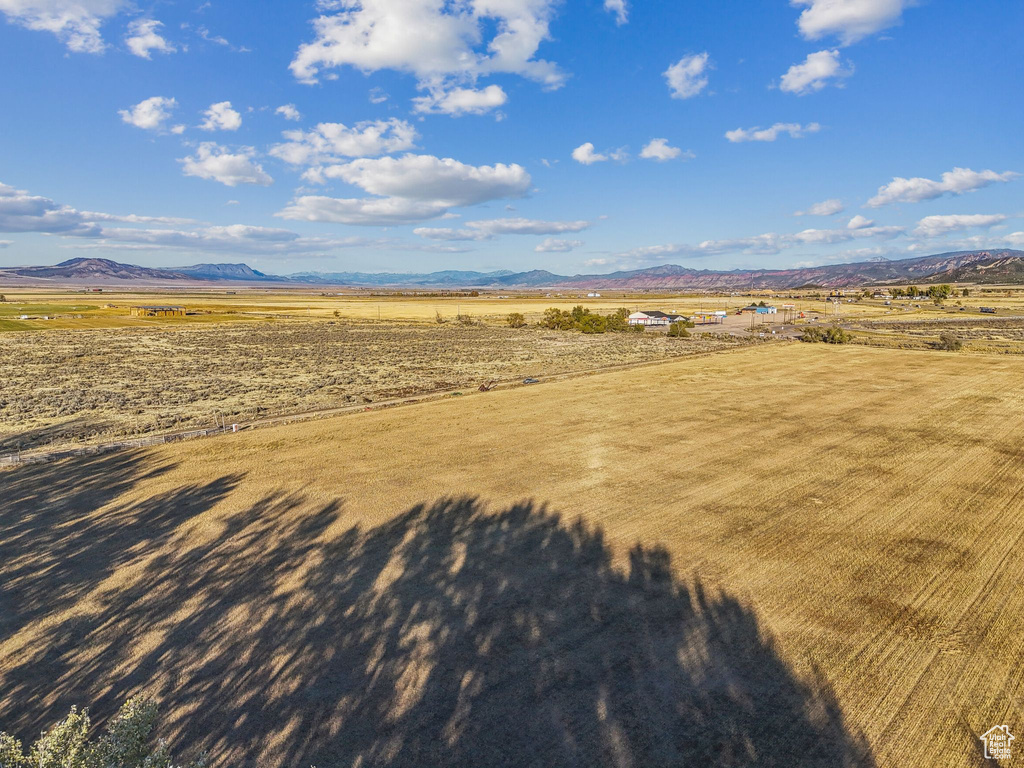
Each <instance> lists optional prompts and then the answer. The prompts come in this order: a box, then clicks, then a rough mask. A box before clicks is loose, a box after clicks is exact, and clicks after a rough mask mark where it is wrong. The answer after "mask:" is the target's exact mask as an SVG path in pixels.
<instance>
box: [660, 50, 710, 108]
mask: <svg viewBox="0 0 1024 768" xmlns="http://www.w3.org/2000/svg"><path fill="white" fill-rule="evenodd" d="M709 67H710V60H709V57H708V54H707V51H705V52H704V53H695V54H692V55H690V56H683V58H681V59H680V60H679V61H677V62H676V63H675V64H673V65H672V66H671V67H669V68H668V69H666V70H665V79H666V80H667V81H668V87H669V90H670V91H671V92H672V98H673V99H689V98H692V97H693V96H696V95H697V94H698V93H700V92H701V91H703V90H704V89H705V88H707V85H708V77H707V71H708V69H709Z"/></svg>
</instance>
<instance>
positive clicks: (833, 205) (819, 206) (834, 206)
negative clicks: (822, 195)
mask: <svg viewBox="0 0 1024 768" xmlns="http://www.w3.org/2000/svg"><path fill="white" fill-rule="evenodd" d="M844 210H845V208H844V206H843V201H842V200H840V199H839V198H836V197H833V198H830V199H828V200H822V201H821V202H820V203H815V204H814V205H812V206H811V207H810V208H808V209H807V210H806V211H797V212H796V213H794V214H793V215H794V216H834V215H835V214H837V213H842V212H843V211H844Z"/></svg>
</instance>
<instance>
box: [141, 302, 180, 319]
mask: <svg viewBox="0 0 1024 768" xmlns="http://www.w3.org/2000/svg"><path fill="white" fill-rule="evenodd" d="M130 313H131V314H132V315H133V316H134V317H184V316H185V308H184V307H176V306H170V305H149V306H140V307H131V309H130Z"/></svg>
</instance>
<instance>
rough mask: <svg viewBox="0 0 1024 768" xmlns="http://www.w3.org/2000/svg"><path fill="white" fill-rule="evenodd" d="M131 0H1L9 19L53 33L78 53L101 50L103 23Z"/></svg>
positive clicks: (0, 2) (31, 27) (104, 47)
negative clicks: (101, 28) (101, 27)
mask: <svg viewBox="0 0 1024 768" xmlns="http://www.w3.org/2000/svg"><path fill="white" fill-rule="evenodd" d="M129 5H130V3H129V2H128V0H0V12H3V13H4V15H6V16H7V20H8V21H10V22H12V23H14V24H18V25H20V26H23V27H25V28H27V29H32V30H36V31H40V32H50V33H52V34H54V35H56V36H57V38H58V39H59V40H60V41H61V42H63V43H64V44H65V45H66V46H67V47H68V50H70V51H74V52H75V53H102V52H103V51H104V50H105V49H106V47H107V46H106V43H104V41H103V37H102V36H101V35H100V26H101V25H102V24H103V22H104V21H106V20H107V19H109V18H112V17H113V16H116V15H117V14H118V13H119V12H120V11H121V10H123V9H125V8H127V7H129Z"/></svg>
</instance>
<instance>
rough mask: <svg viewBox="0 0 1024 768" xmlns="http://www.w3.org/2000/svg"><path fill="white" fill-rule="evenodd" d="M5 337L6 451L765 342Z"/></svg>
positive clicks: (228, 328) (574, 337)
mask: <svg viewBox="0 0 1024 768" xmlns="http://www.w3.org/2000/svg"><path fill="white" fill-rule="evenodd" d="M2 338H3V342H2V343H0V381H3V382H4V384H3V388H2V389H0V455H3V454H5V453H11V452H14V451H17V450H19V448H20V449H21V450H31V449H34V448H59V447H62V446H68V445H79V444H82V443H96V442H104V441H110V440H117V439H123V438H133V437H138V436H142V435H147V434H152V433H156V432H168V431H182V430H191V429H206V428H210V427H213V426H214V425H215V424H216V423H217V422H218V421H222V422H224V423H228V424H232V423H243V424H244V423H246V422H250V421H254V420H259V419H265V418H267V417H276V416H281V415H292V414H296V413H303V412H306V413H308V412H311V411H322V410H330V409H337V408H344V407H351V406H358V405H364V404H368V403H379V402H381V401H387V400H389V399H393V398H404V397H409V396H412V395H420V394H423V393H429V392H442V391H454V390H459V389H463V388H466V389H469V390H475V389H476V388H477V387H479V386H480V385H481V384H484V383H485V382H491V381H502V382H509V381H517V380H522V379H523V378H525V377H536V376H549V375H560V374H565V373H570V372H580V371H587V370H593V369H596V368H602V367H607V366H619V365H628V364H632V363H643V362H650V361H656V360H664V359H668V358H672V357H680V356H684V355H692V354H700V353H705V352H710V351H714V350H719V349H726V348H731V347H735V346H737V345H741V344H747V343H752V342H755V341H756V339H742V338H734V337H731V336H714V337H710V338H696V337H694V338H689V339H670V338H667V337H666V335H665V334H664V333H656V332H651V333H641V334H632V333H630V334H611V333H609V334H603V335H584V334H581V333H578V332H564V331H546V330H541V329H538V328H523V329H513V328H509V327H507V326H505V327H502V326H498V325H479V324H473V325H462V324H455V323H446V324H444V325H438V324H437V323H430V324H427V323H420V324H409V323H401V324H397V323H393V322H386V321H382V322H380V323H378V322H373V323H359V322H349V321H336V320H333V319H332V320H304V319H303V320H261V321H255V322H250V323H205V324H201V325H200V324H191V325H190V324H185V323H154V324H151V325H149V326H145V327H136V328H100V329H90V330H52V331H33V332H26V333H9V334H4V335H3V336H2Z"/></svg>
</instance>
